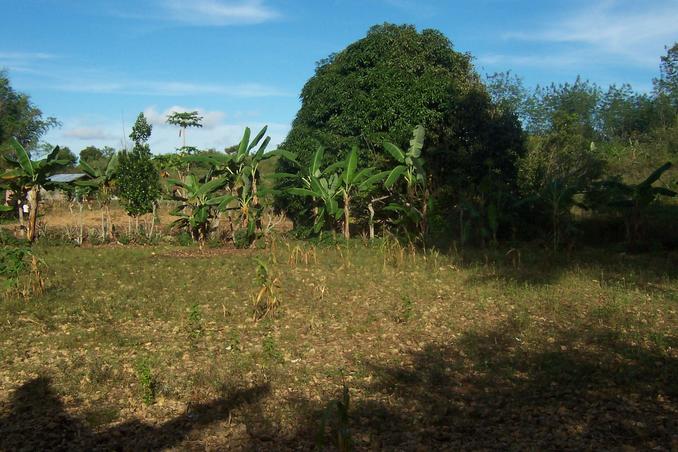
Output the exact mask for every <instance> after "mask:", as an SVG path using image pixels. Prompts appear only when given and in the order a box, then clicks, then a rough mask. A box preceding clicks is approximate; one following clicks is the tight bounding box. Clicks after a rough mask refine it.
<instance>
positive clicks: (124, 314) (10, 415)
mask: <svg viewBox="0 0 678 452" xmlns="http://www.w3.org/2000/svg"><path fill="white" fill-rule="evenodd" d="M35 252H36V254H38V255H39V256H41V257H42V258H44V260H45V264H46V269H45V270H44V274H45V276H46V290H45V293H44V294H42V295H40V296H37V297H34V298H33V299H30V300H20V299H5V300H4V301H3V302H2V303H0V360H1V362H2V363H3V365H2V367H1V368H0V438H3V441H2V448H4V449H6V450H17V449H22V448H23V449H33V450H39V449H45V448H48V447H62V448H67V449H73V448H87V449H91V448H93V447H101V448H109V447H118V448H122V449H151V448H153V449H157V448H170V449H176V450H180V449H181V450H184V449H200V450H202V449H212V450H214V449H248V448H255V449H277V450H279V449H310V448H314V447H316V446H317V445H319V444H325V445H328V446H332V447H335V446H336V444H337V443H338V442H341V441H350V442H351V443H352V444H353V446H354V447H355V448H357V449H381V448H383V449H405V450H417V449H419V450H421V449H428V450H440V449H451V450H458V449H504V450H506V449H532V450H540V449H561V450H562V449H580V448H586V449H625V450H632V449H634V448H635V449H644V450H647V449H656V450H671V449H672V448H673V449H674V450H675V449H676V447H678V436H677V435H678V434H677V433H676V432H678V421H677V419H678V383H677V382H678V379H677V378H676V375H678V305H677V304H676V302H678V256H677V255H676V254H675V253H673V254H668V253H656V254H653V255H628V254H614V253H611V252H610V251H609V250H596V249H582V250H578V251H576V252H574V253H573V254H572V255H571V256H570V257H569V258H566V257H565V256H562V257H558V258H555V257H552V256H550V255H547V254H545V253H544V252H543V251H539V250H535V249H529V248H525V249H522V250H521V252H520V253H518V251H515V250H514V251H511V252H509V253H508V254H507V250H501V251H499V250H497V251H488V252H486V253H483V252H468V253H450V255H443V254H438V253H435V252H423V251H418V252H414V251H412V250H409V249H407V248H402V247H400V246H399V245H397V244H395V243H389V242H379V243H377V244H373V245H371V246H366V244H365V243H362V242H361V241H359V240H354V241H352V242H350V245H348V246H347V245H346V244H339V245H330V246H314V245H311V244H308V243H300V242H293V241H286V242H283V241H276V242H274V244H273V247H272V248H269V249H266V250H243V251H241V250H233V249H230V248H206V249H205V250H204V251H203V252H201V251H199V250H198V249H197V248H196V247H178V246H165V245H162V246H155V247H137V246H126V247H122V246H102V247H87V248H84V247H83V248H77V247H70V246H49V245H45V244H42V245H41V244H38V245H36V247H35ZM519 254H520V256H519ZM255 257H258V258H259V259H261V260H263V261H265V262H268V267H269V271H270V273H271V275H270V278H269V281H275V284H274V293H275V295H276V296H277V299H278V300H279V301H280V305H279V307H278V309H277V310H275V311H274V312H273V313H272V314H270V315H268V316H266V317H265V318H264V319H263V320H260V321H258V322H255V321H254V320H253V308H252V297H253V296H255V295H256V294H257V292H258V290H259V284H258V283H257V282H256V281H255V271H256V268H257V263H256V261H255ZM344 386H345V387H346V388H347V391H348V398H349V403H348V407H347V409H344V406H345V403H344V402H345V401H346V400H345V399H344V398H343V395H342V388H343V387H344ZM323 426H324V429H323ZM36 431H39V432H40V434H39V435H36V434H34V432H36ZM321 432H324V434H321Z"/></svg>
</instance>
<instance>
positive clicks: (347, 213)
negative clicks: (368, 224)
mask: <svg viewBox="0 0 678 452" xmlns="http://www.w3.org/2000/svg"><path fill="white" fill-rule="evenodd" d="M350 203H351V197H350V196H348V193H344V238H345V239H346V240H348V239H350V238H351V209H350Z"/></svg>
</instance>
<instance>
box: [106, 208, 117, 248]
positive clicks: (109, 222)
mask: <svg viewBox="0 0 678 452" xmlns="http://www.w3.org/2000/svg"><path fill="white" fill-rule="evenodd" d="M106 223H107V226H108V238H109V239H110V240H111V241H114V240H115V235H114V234H113V220H112V219H111V206H110V205H109V204H106Z"/></svg>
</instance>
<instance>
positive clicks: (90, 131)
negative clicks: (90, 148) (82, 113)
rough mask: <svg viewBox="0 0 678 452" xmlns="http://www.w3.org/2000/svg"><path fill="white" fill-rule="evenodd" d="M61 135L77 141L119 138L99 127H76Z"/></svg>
mask: <svg viewBox="0 0 678 452" xmlns="http://www.w3.org/2000/svg"><path fill="white" fill-rule="evenodd" d="M61 135H62V136H63V137H65V138H74V139H76V140H86V141H91V140H100V141H103V140H106V141H110V140H115V139H116V138H117V136H116V135H115V134H112V133H110V132H108V131H106V130H104V129H103V128H99V127H75V128H71V129H66V130H64V131H63V132H62V133H61Z"/></svg>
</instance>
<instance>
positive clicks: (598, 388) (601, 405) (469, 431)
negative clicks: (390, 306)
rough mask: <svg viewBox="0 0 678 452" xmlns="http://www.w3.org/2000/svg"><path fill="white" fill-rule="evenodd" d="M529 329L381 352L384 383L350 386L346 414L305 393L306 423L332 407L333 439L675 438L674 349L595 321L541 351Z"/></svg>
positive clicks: (561, 445) (657, 442) (377, 443)
mask: <svg viewBox="0 0 678 452" xmlns="http://www.w3.org/2000/svg"><path fill="white" fill-rule="evenodd" d="M518 330H519V328H518V327H517V326H516V325H515V324H513V323H512V322H507V323H506V324H504V325H502V326H501V327H499V328H498V329H494V330H491V331H485V332H474V333H469V334H466V335H464V336H463V337H462V338H461V339H460V340H458V341H456V343H455V344H429V345H427V346H426V347H424V348H423V350H420V351H416V352H414V353H412V354H411V359H410V361H409V362H408V363H406V364H405V365H396V366H390V365H383V364H373V365H371V366H370V367H371V371H372V373H373V375H374V376H375V378H374V381H373V383H371V384H369V385H366V386H363V387H352V388H351V394H352V399H353V400H351V402H350V405H349V406H350V407H349V417H348V421H347V422H344V421H342V420H341V413H340V412H338V410H336V409H335V408H334V407H331V409H330V410H327V408H324V407H318V406H312V405H309V404H308V403H306V402H304V401H298V402H299V406H300V409H302V410H303V411H304V412H306V413H310V414H309V416H308V418H307V421H306V422H300V424H306V425H310V421H311V420H312V419H320V418H321V417H322V416H323V415H325V416H327V415H328V413H329V414H330V417H331V419H330V421H329V422H327V425H328V427H327V428H326V431H325V442H326V443H328V444H329V443H335V444H336V442H337V435H340V436H341V432H342V430H347V431H349V432H350V438H351V440H352V441H353V443H354V445H355V446H356V447H357V448H358V449H387V450H393V449H396V450H573V449H576V450H580V449H593V450H611V449H612V450H618V449H622V448H626V450H650V449H652V450H676V448H677V447H678V381H677V379H676V375H678V359H676V357H675V355H674V356H669V355H668V354H666V353H665V352H661V351H652V350H649V349H647V348H643V347H641V346H639V345H637V344H633V343H631V342H626V341H623V340H621V339H620V338H619V337H618V336H617V335H616V334H614V333H611V332H610V331H606V330H596V329H588V328H587V329H582V330H560V331H554V332H553V334H552V339H553V341H552V342H551V341H549V344H538V347H537V348H538V349H539V350H537V351H531V348H525V347H523V346H521V344H520V342H519V339H516V338H519V337H520V333H519V331H518ZM666 341H668V343H666V344H664V345H665V346H666V347H667V348H668V349H669V350H671V349H673V350H675V349H676V347H678V340H676V338H675V337H673V338H670V339H666ZM337 400H338V401H340V400H341V399H340V398H338V399H337ZM302 407H303V408H302ZM315 425H317V422H316V424H315ZM316 433H317V432H313V431H309V430H304V429H302V430H300V431H299V433H298V439H300V440H301V439H305V438H308V437H311V435H313V434H316Z"/></svg>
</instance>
